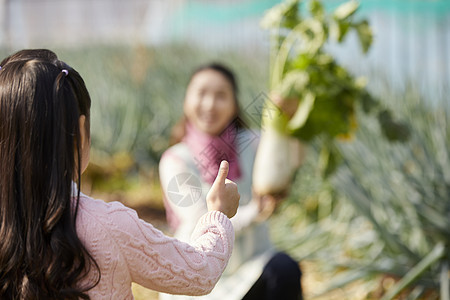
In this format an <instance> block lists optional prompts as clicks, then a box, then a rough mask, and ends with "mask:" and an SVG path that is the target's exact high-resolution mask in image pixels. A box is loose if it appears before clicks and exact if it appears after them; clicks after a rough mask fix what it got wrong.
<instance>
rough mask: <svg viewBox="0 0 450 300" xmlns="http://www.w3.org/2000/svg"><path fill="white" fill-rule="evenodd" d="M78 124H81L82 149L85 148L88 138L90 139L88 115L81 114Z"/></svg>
mask: <svg viewBox="0 0 450 300" xmlns="http://www.w3.org/2000/svg"><path fill="white" fill-rule="evenodd" d="M78 124H79V126H80V146H81V149H80V150H83V148H84V147H85V145H87V144H86V142H87V139H88V133H87V132H86V116H85V115H81V116H80V118H79V119H78Z"/></svg>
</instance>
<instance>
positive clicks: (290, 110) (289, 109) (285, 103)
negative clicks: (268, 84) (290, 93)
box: [270, 92, 298, 119]
mask: <svg viewBox="0 0 450 300" xmlns="http://www.w3.org/2000/svg"><path fill="white" fill-rule="evenodd" d="M270 100H272V102H273V104H275V105H276V106H277V107H278V108H279V109H280V110H281V111H282V112H283V113H285V114H286V116H287V117H288V119H292V117H293V116H294V114H295V112H296V111H297V108H298V99H295V98H283V97H281V95H279V94H277V93H275V92H272V93H270Z"/></svg>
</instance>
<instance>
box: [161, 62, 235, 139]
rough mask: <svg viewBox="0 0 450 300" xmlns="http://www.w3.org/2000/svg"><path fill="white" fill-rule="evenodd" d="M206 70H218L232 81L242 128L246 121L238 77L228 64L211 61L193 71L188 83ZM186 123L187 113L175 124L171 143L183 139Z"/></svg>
mask: <svg viewBox="0 0 450 300" xmlns="http://www.w3.org/2000/svg"><path fill="white" fill-rule="evenodd" d="M206 70H213V71H216V72H218V73H220V74H222V76H223V77H225V79H226V80H227V81H228V82H229V83H230V85H231V89H232V92H233V99H234V102H235V105H236V115H235V120H236V122H235V125H236V126H237V127H238V128H241V127H242V124H243V123H244V121H243V118H242V114H241V110H240V106H239V100H238V93H239V89H238V85H237V82H236V77H235V76H234V74H233V72H232V71H231V70H230V69H229V68H227V67H226V66H224V65H222V64H220V63H209V64H206V65H203V66H200V67H198V68H197V69H196V70H195V71H194V72H192V74H191V76H190V77H189V83H188V84H190V83H191V81H192V79H193V78H194V76H195V75H197V74H198V73H200V72H202V71H206ZM186 123H187V118H186V116H185V115H183V116H182V117H181V118H180V120H179V121H178V122H177V123H176V124H175V125H174V126H173V128H172V131H171V134H170V141H169V144H170V145H175V144H176V143H179V142H181V140H182V139H183V137H184V136H185V134H186V132H185V128H186Z"/></svg>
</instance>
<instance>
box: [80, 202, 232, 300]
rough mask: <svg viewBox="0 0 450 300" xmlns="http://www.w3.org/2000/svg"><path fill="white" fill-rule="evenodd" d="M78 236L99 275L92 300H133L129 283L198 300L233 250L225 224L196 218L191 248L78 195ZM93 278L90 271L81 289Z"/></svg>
mask: <svg viewBox="0 0 450 300" xmlns="http://www.w3.org/2000/svg"><path fill="white" fill-rule="evenodd" d="M77 233H78V236H79V238H80V239H81V241H82V242H83V244H84V245H85V246H86V248H87V250H88V251H89V253H90V254H91V255H92V256H93V257H94V259H95V260H96V262H97V264H98V265H99V267H100V271H101V280H100V283H99V284H98V285H97V286H96V287H94V288H93V289H91V290H90V291H89V292H88V294H89V295H90V296H91V299H133V295H132V293H131V283H132V282H136V283H138V284H140V285H142V286H144V287H147V288H150V289H153V290H156V291H161V292H166V293H173V294H186V295H203V294H207V293H209V292H210V291H211V290H212V289H213V287H214V285H215V284H216V282H217V281H218V280H219V277H220V275H221V274H222V272H223V270H224V268H225V266H226V264H227V262H228V259H229V258H230V255H231V250H232V247H233V240H234V231H233V226H232V225H231V222H230V220H229V219H228V218H227V217H226V216H225V215H224V214H223V213H221V212H219V211H212V212H209V213H207V214H205V215H203V216H202V217H201V219H200V220H199V222H198V224H197V228H196V229H195V231H194V233H193V235H192V240H191V243H190V244H187V243H183V242H180V241H178V240H176V239H174V238H170V237H167V236H165V235H164V234H163V233H162V232H161V231H159V230H157V229H155V228H154V227H153V226H152V225H150V224H148V223H146V222H144V221H142V220H140V219H139V218H138V216H137V214H136V212H135V211H134V210H132V209H129V208H127V207H125V206H124V205H122V204H121V203H119V202H111V203H106V202H104V201H101V200H94V199H92V198H90V197H87V196H86V195H83V194H82V195H81V198H80V206H79V212H78V217H77ZM94 278H95V274H94V273H93V272H92V271H91V273H90V275H89V276H88V278H87V279H86V280H84V281H83V282H81V283H80V284H81V286H85V285H86V284H89V282H90V281H92V280H93V279H94Z"/></svg>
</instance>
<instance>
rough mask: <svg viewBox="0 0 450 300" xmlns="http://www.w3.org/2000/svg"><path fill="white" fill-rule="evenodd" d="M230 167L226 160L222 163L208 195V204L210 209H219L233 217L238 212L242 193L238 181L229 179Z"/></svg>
mask: <svg viewBox="0 0 450 300" xmlns="http://www.w3.org/2000/svg"><path fill="white" fill-rule="evenodd" d="M229 167H230V166H229V164H228V162H227V161H226V160H223V161H222V162H221V163H220V168H219V172H218V173H217V177H216V180H214V183H213V185H212V186H211V189H210V190H209V192H208V194H207V195H206V204H207V206H208V211H212V210H218V211H221V212H223V213H224V214H225V215H226V216H227V217H228V218H231V217H233V216H234V215H235V214H236V211H237V208H238V206H239V199H240V198H241V195H239V192H238V188H237V185H236V183H234V182H233V181H231V180H229V179H227V176H228V170H229Z"/></svg>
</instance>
